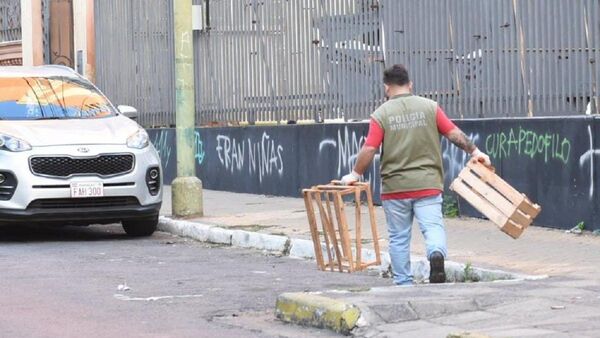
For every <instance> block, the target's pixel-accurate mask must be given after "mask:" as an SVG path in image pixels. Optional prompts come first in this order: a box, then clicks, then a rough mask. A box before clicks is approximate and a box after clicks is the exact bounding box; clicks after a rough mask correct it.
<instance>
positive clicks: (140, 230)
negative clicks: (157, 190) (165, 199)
mask: <svg viewBox="0 0 600 338" xmlns="http://www.w3.org/2000/svg"><path fill="white" fill-rule="evenodd" d="M157 226H158V216H155V217H149V218H142V219H133V220H125V221H123V230H125V232H126V233H127V235H129V236H132V237H146V236H151V235H152V234H153V233H154V231H156V227H157Z"/></svg>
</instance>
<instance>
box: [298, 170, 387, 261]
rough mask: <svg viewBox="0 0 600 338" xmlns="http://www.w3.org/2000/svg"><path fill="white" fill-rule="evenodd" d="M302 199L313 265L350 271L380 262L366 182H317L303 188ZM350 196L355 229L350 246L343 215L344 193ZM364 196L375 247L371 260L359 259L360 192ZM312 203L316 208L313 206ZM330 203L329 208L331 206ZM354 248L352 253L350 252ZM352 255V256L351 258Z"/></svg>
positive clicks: (361, 238) (360, 229)
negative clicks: (314, 261) (353, 205)
mask: <svg viewBox="0 0 600 338" xmlns="http://www.w3.org/2000/svg"><path fill="white" fill-rule="evenodd" d="M302 192H303V194H304V203H305V205H306V213H307V216H308V223H309V226H310V233H311V236H312V240H313V244H314V248H315V257H316V259H317V265H318V266H319V269H321V270H327V269H329V270H331V271H339V272H344V271H347V272H353V271H360V270H364V269H366V268H367V267H368V266H371V265H380V264H381V253H380V249H379V235H378V233H377V224H376V221H375V209H374V207H373V197H372V195H371V187H370V186H369V184H368V183H356V184H354V185H352V186H344V185H340V182H339V181H332V182H331V184H327V185H317V186H314V187H312V188H310V189H304V190H303V191H302ZM346 195H352V196H354V202H355V203H354V204H355V207H354V209H355V211H354V214H355V217H354V222H355V223H354V225H355V232H356V235H355V236H356V239H355V246H354V248H352V238H351V236H350V231H349V224H348V220H347V217H346V212H345V205H344V199H343V198H344V196H346ZM363 195H365V196H366V204H367V207H368V213H369V215H368V216H369V222H370V226H371V235H372V240H373V248H374V251H375V260H374V261H371V262H363V259H362V240H363V237H362V217H361V215H362V212H361V203H362V200H361V199H362V196H363ZM315 205H316V209H315ZM332 206H333V209H332ZM317 210H318V216H319V219H320V224H321V229H322V236H321V233H320V232H319V222H318V221H317ZM321 237H323V240H324V242H325V243H324V244H325V252H326V254H327V263H325V259H324V257H323V249H322V248H323V243H322V242H321V240H322V239H321ZM353 251H354V253H353ZM353 256H356V257H355V258H354V257H353Z"/></svg>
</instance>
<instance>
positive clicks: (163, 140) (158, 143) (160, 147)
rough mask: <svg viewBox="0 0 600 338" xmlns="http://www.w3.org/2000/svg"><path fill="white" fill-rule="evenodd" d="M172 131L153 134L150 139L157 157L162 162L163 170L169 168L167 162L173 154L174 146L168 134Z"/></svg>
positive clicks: (164, 130) (165, 130)
mask: <svg viewBox="0 0 600 338" xmlns="http://www.w3.org/2000/svg"><path fill="white" fill-rule="evenodd" d="M171 132H172V131H171V130H169V129H163V130H160V131H159V132H157V133H156V134H154V137H153V138H152V137H151V140H150V141H151V142H152V144H153V145H154V148H156V151H158V155H159V156H160V160H161V162H162V167H163V168H168V167H169V162H170V161H171V154H172V152H173V148H174V146H175V145H174V144H173V142H172V140H171V139H170V138H169V134H170V133H171Z"/></svg>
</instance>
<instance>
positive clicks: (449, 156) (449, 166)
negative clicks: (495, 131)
mask: <svg viewBox="0 0 600 338" xmlns="http://www.w3.org/2000/svg"><path fill="white" fill-rule="evenodd" d="M467 136H468V137H469V138H470V139H471V141H473V143H474V144H475V145H478V144H479V139H480V137H479V134H478V133H469V134H468V135H467ZM469 158H470V155H469V154H468V153H467V152H466V151H464V150H462V149H460V148H458V147H457V146H455V145H454V144H452V142H450V140H448V139H447V138H445V137H442V161H443V163H444V168H445V169H446V170H445V173H444V176H445V181H446V182H450V181H451V180H453V179H454V178H455V177H457V176H458V173H460V171H461V170H462V169H463V168H464V167H465V165H466V164H467V161H468V160H469Z"/></svg>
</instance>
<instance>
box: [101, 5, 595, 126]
mask: <svg viewBox="0 0 600 338" xmlns="http://www.w3.org/2000/svg"><path fill="white" fill-rule="evenodd" d="M195 2H196V3H198V4H202V5H203V10H205V11H206V13H208V14H207V17H208V20H206V22H205V24H207V25H209V26H210V27H207V29H205V30H203V31H201V32H195V33H194V37H195V43H196V45H195V49H196V69H195V71H196V84H197V94H196V96H197V100H196V101H197V108H196V112H197V115H198V121H200V122H201V123H203V124H209V123H212V122H220V123H223V122H235V121H249V122H253V121H265V120H277V121H280V120H299V119H315V120H322V119H325V118H345V119H363V118H367V117H368V116H369V114H370V113H371V112H372V110H373V109H374V108H375V107H376V106H377V105H378V104H380V103H381V102H382V94H383V92H382V86H381V72H382V70H383V68H384V66H389V65H392V64H394V63H404V64H406V65H407V66H408V67H409V69H410V71H411V74H412V78H413V79H414V81H415V86H416V91H417V93H418V94H421V95H424V96H428V97H431V98H433V99H435V100H437V101H439V102H440V103H441V104H442V105H443V106H444V107H445V109H446V111H447V112H448V114H449V115H450V116H452V117H455V118H456V117H464V118H473V117H474V118H477V117H498V116H547V115H574V114H583V113H584V112H585V111H586V109H587V108H588V102H590V101H594V98H595V100H597V97H598V93H597V84H598V81H599V80H600V74H599V72H598V69H597V65H596V62H597V60H599V57H600V2H599V1H597V0H571V1H564V0H455V1H439V0H420V1H414V0H260V1H259V0H210V1H208V0H195ZM96 11H97V12H96V17H97V18H99V20H96V25H97V28H96V32H97V33H96V34H97V44H98V46H97V68H98V82H99V85H100V87H101V88H104V89H105V90H106V91H107V93H108V94H109V95H110V96H111V98H112V99H113V100H115V101H117V102H119V103H130V104H132V105H135V106H137V107H138V108H139V109H140V110H141V111H142V112H143V116H142V119H141V120H142V122H143V123H144V124H145V125H148V126H155V125H172V124H173V121H174V116H173V110H174V105H173V96H174V94H173V87H174V86H173V66H174V65H173V57H172V55H173V54H172V39H173V37H172V3H171V1H169V0H155V1H153V2H152V6H151V8H149V6H148V1H143V0H133V1H119V0H103V1H96ZM103 18H106V19H103ZM131 51H133V53H131ZM590 108H591V110H592V111H596V110H595V107H594V105H592V106H591V107H590Z"/></svg>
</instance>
